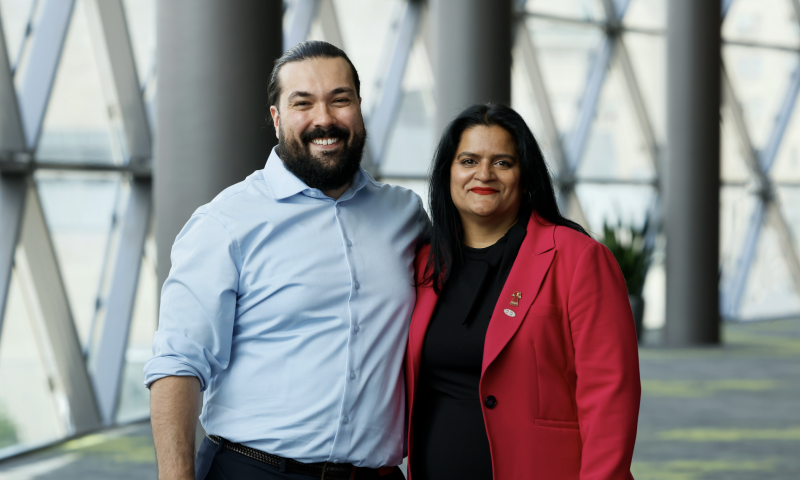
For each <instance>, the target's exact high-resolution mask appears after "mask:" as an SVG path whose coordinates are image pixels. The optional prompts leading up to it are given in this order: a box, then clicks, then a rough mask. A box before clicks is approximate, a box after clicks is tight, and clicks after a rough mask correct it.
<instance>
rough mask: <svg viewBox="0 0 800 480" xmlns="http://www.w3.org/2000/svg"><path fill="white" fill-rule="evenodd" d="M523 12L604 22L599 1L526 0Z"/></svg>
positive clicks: (601, 5)
mask: <svg viewBox="0 0 800 480" xmlns="http://www.w3.org/2000/svg"><path fill="white" fill-rule="evenodd" d="M525 10H526V11H527V12H529V13H532V14H541V15H546V16H552V17H564V18H570V19H578V20H588V21H593V22H599V21H603V20H605V13H604V12H603V4H602V3H601V0H559V1H558V2H554V1H552V0H528V1H527V2H525Z"/></svg>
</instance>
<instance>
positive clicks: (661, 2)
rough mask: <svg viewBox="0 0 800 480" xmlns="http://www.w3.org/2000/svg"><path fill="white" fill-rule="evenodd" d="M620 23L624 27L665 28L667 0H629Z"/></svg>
mask: <svg viewBox="0 0 800 480" xmlns="http://www.w3.org/2000/svg"><path fill="white" fill-rule="evenodd" d="M622 23H623V24H624V25H625V26H626V27H633V28H645V29H652V30H662V31H663V30H664V29H666V28H667V0H630V1H629V2H628V9H627V10H626V12H625V16H624V17H623V18H622ZM665 33H666V32H665Z"/></svg>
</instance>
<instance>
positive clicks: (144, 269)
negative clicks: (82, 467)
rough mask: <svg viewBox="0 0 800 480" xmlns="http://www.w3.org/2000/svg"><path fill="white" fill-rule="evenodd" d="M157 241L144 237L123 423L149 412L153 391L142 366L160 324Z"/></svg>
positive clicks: (121, 416) (120, 411) (123, 396)
mask: <svg viewBox="0 0 800 480" xmlns="http://www.w3.org/2000/svg"><path fill="white" fill-rule="evenodd" d="M155 254H156V244H155V239H154V238H153V236H152V235H151V236H148V237H147V240H145V248H144V256H143V257H142V264H141V267H140V269H139V283H138V286H137V288H136V300H135V301H134V305H133V316H132V318H131V324H130V329H129V331H128V348H127V350H126V351H125V366H124V367H123V371H122V385H121V386H120V389H121V390H120V396H119V407H118V408H117V422H119V423H124V422H127V421H131V420H135V419H137V418H142V417H144V416H147V414H148V413H149V411H150V391H149V390H147V389H146V388H144V386H143V385H142V370H143V369H144V364H145V362H146V361H147V360H148V359H149V358H150V357H151V356H152V348H153V334H154V333H155V331H156V328H157V327H158V278H157V277H156V264H155V258H156V257H155Z"/></svg>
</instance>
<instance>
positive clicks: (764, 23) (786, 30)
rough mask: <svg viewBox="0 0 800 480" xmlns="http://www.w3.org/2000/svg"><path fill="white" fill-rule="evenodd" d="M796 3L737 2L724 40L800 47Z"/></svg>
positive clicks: (727, 20)
mask: <svg viewBox="0 0 800 480" xmlns="http://www.w3.org/2000/svg"><path fill="white" fill-rule="evenodd" d="M792 1H793V0H736V1H734V2H733V3H732V4H731V7H730V10H729V11H728V15H727V16H726V17H725V21H724V22H723V24H722V38H724V39H725V40H736V41H744V42H759V43H764V44H773V45H783V46H788V47H797V46H800V29H798V26H797V16H796V13H795V10H794V7H793V6H792Z"/></svg>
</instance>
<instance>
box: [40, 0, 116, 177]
mask: <svg viewBox="0 0 800 480" xmlns="http://www.w3.org/2000/svg"><path fill="white" fill-rule="evenodd" d="M86 1H87V0H78V1H77V2H76V3H75V9H74V11H73V12H72V20H71V22H70V26H69V30H68V31H67V37H66V41H65V44H64V50H63V52H62V54H61V61H60V62H59V65H58V71H57V73H56V78H55V83H54V85H53V91H52V94H51V95H50V102H49V104H48V107H47V113H46V114H45V117H44V124H43V126H42V137H41V139H40V141H39V146H38V149H37V152H36V158H37V159H38V160H40V161H50V162H70V163H71V162H87V163H116V164H120V163H122V147H121V140H122V131H121V130H120V129H119V128H117V127H114V128H112V120H113V123H114V124H115V125H116V124H119V123H120V122H119V118H118V117H119V113H118V110H117V108H116V106H115V105H110V104H109V103H108V102H107V101H106V99H105V98H104V95H103V92H104V88H111V85H109V84H108V82H106V83H105V84H104V82H103V80H104V79H102V78H101V76H100V73H99V70H98V67H97V59H96V55H97V53H96V50H95V48H94V47H93V45H92V42H93V41H94V40H95V39H94V38H92V36H91V35H90V30H89V22H88V19H87V9H86V5H85V2H86Z"/></svg>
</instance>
